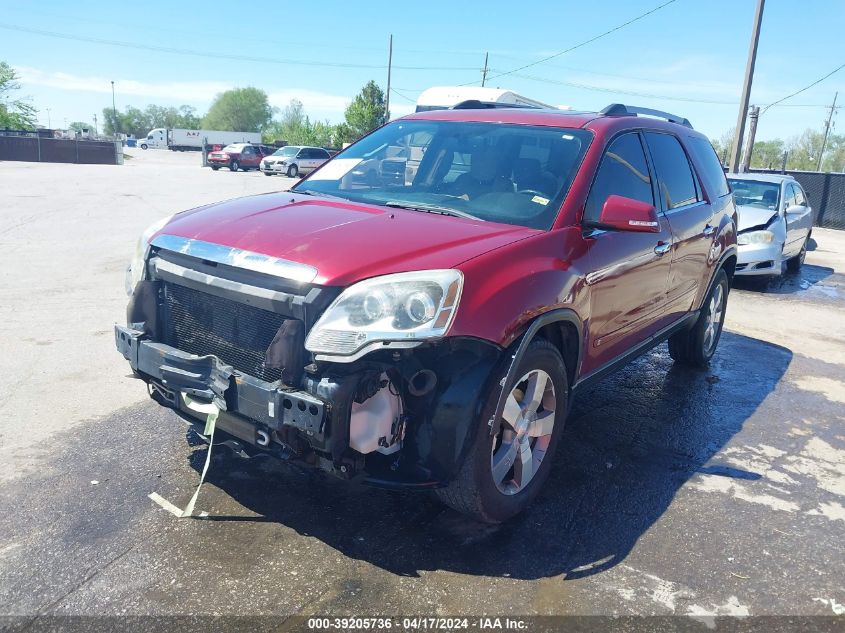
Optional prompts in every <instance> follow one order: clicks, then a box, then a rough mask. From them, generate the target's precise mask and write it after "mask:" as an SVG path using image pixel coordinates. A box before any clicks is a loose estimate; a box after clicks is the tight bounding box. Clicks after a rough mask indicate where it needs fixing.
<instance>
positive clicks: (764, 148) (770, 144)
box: [751, 138, 783, 169]
mask: <svg viewBox="0 0 845 633" xmlns="http://www.w3.org/2000/svg"><path fill="white" fill-rule="evenodd" d="M782 163H783V141H782V140H780V139H779V138H776V139H772V140H771V141H757V142H755V143H754V149H753V151H752V152H751V166H752V167H761V168H763V169H775V168H777V167H780V166H781V164H782Z"/></svg>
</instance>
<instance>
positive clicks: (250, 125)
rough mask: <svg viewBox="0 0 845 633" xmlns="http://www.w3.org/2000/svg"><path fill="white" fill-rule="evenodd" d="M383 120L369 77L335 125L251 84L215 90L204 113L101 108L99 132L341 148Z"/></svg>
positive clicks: (380, 93)
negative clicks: (159, 132) (236, 137)
mask: <svg viewBox="0 0 845 633" xmlns="http://www.w3.org/2000/svg"><path fill="white" fill-rule="evenodd" d="M386 120H387V112H386V111H385V102H384V92H383V91H382V89H381V88H380V87H379V86H378V85H377V84H376V82H374V81H370V82H368V83H367V84H366V85H365V86H364V87H363V88H362V89H361V92H360V93H358V94H357V95H356V96H355V98H354V99H353V100H352V102H351V103H350V104H349V106H348V107H347V108H346V112H345V116H344V121H343V122H342V123H338V124H332V123H330V122H329V121H327V120H326V121H317V120H313V121H312V120H311V118H310V117H309V116H308V115H307V114H306V113H305V109H304V107H303V105H302V102H301V101H299V100H297V99H293V100H291V102H290V103H289V104H288V105H287V106H286V107H284V108H282V109H281V110H279V109H278V108H273V107H272V106H271V105H270V102H269V100H268V97H267V93H266V92H264V91H263V90H261V89H259V88H253V87H247V88H235V89H232V90H226V91H225V92H222V93H220V94H218V95H217V96H216V97H215V98H214V101H213V102H212V103H211V106H210V107H209V109H208V112H207V113H206V114H205V115H204V116H198V115H197V113H196V110H195V109H194V108H192V107H190V106H186V105H183V106H181V107H179V108H175V107H168V108H166V107H162V106H156V105H149V106H147V107H146V108H145V109H143V110H141V109H140V108H135V107H133V106H127V107H126V108H125V109H124V110H123V111H122V112H120V111H117V112H115V111H114V110H112V108H108V107H106V108H103V122H104V125H103V132H104V133H105V134H107V135H111V134H115V133H117V132H121V133H123V134H127V135H128V134H131V135H133V136H135V137H136V138H140V137H144V136H146V135H147V132H149V131H150V130H152V129H154V128H187V129H191V130H197V129H205V130H228V131H235V132H260V133H261V136H262V139H263V140H264V141H265V142H268V143H272V142H274V141H287V142H288V143H289V144H291V145H315V146H318V147H340V146H341V145H343V143H350V142H352V141H354V140H356V139H358V138H360V137H361V136H363V135H364V134H367V133H368V132H370V131H372V130H374V129H375V128H377V127H378V126H379V125H381V124H382V123H384V122H385V121H386ZM79 125H84V124H81V123H80V124H79Z"/></svg>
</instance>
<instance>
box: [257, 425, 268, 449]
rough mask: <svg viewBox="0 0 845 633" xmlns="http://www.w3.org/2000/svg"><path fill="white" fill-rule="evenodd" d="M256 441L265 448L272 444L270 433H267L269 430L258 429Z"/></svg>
mask: <svg viewBox="0 0 845 633" xmlns="http://www.w3.org/2000/svg"><path fill="white" fill-rule="evenodd" d="M255 443H256V444H258V445H259V446H261V447H263V448H266V447H268V446H270V434H269V433H267V431H262V430H261V429H258V430H256V431H255Z"/></svg>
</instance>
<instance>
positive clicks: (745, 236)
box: [736, 231, 775, 246]
mask: <svg viewBox="0 0 845 633" xmlns="http://www.w3.org/2000/svg"><path fill="white" fill-rule="evenodd" d="M774 239H775V234H774V233H772V232H771V231H751V232H750V233H740V234H739V235H737V236H736V243H737V244H739V245H740V246H745V245H747V244H770V243H771V242H772V240H774Z"/></svg>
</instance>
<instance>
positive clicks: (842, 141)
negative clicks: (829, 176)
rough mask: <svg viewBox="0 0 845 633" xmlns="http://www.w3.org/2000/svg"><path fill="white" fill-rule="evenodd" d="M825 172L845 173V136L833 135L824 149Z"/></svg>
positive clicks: (823, 165) (823, 163)
mask: <svg viewBox="0 0 845 633" xmlns="http://www.w3.org/2000/svg"><path fill="white" fill-rule="evenodd" d="M822 169H823V170H824V171H834V172H845V135H841V134H831V135H830V136H829V137H828V139H827V145H825V148H824V161H823V162H822Z"/></svg>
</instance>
